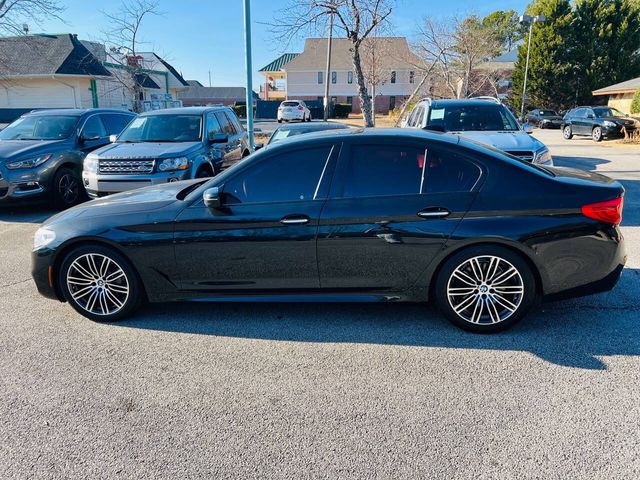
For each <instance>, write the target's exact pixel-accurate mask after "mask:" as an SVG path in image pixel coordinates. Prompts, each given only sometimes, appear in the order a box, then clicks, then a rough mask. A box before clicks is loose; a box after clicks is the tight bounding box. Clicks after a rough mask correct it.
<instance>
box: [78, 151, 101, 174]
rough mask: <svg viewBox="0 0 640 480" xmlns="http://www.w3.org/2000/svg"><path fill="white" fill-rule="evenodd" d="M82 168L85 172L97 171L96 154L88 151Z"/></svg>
mask: <svg viewBox="0 0 640 480" xmlns="http://www.w3.org/2000/svg"><path fill="white" fill-rule="evenodd" d="M82 168H83V169H84V171H85V172H88V173H97V172H98V156H97V155H94V154H93V153H90V154H89V155H87V157H86V158H85V159H84V163H83V165H82Z"/></svg>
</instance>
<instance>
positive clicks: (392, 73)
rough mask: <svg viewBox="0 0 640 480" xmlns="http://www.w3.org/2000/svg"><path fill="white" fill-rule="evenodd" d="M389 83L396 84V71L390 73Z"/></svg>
mask: <svg viewBox="0 0 640 480" xmlns="http://www.w3.org/2000/svg"><path fill="white" fill-rule="evenodd" d="M391 83H396V71H395V70H392V71H391Z"/></svg>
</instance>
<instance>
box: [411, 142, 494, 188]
mask: <svg viewBox="0 0 640 480" xmlns="http://www.w3.org/2000/svg"><path fill="white" fill-rule="evenodd" d="M426 157H427V164H426V168H425V173H424V181H423V184H422V188H421V190H420V191H421V193H446V192H469V191H471V190H473V187H474V186H475V185H476V183H478V180H479V179H480V175H481V174H482V170H481V169H480V167H479V166H478V165H477V164H475V163H473V162H471V161H470V160H467V159H465V158H463V157H461V156H460V155H458V154H457V153H453V152H450V151H448V150H445V149H440V148H428V149H427V155H426Z"/></svg>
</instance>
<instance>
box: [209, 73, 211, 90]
mask: <svg viewBox="0 0 640 480" xmlns="http://www.w3.org/2000/svg"><path fill="white" fill-rule="evenodd" d="M209 86H211V70H209Z"/></svg>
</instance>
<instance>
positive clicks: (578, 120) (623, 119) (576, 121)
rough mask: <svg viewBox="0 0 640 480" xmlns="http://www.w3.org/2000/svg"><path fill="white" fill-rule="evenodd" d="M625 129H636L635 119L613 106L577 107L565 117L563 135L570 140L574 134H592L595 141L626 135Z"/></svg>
mask: <svg viewBox="0 0 640 480" xmlns="http://www.w3.org/2000/svg"><path fill="white" fill-rule="evenodd" d="M624 129H626V130H627V133H631V132H632V131H633V130H635V129H636V125H635V120H634V119H633V118H631V117H628V116H627V115H625V114H624V113H622V112H621V111H620V110H616V109H615V108H612V107H577V108H573V109H571V110H569V111H568V112H567V113H566V114H565V116H564V119H563V124H562V136H563V137H564V138H565V139H566V140H570V139H571V138H572V137H573V136H574V135H585V136H590V137H591V138H592V139H593V141H594V142H599V141H601V140H602V139H603V138H620V137H624Z"/></svg>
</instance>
